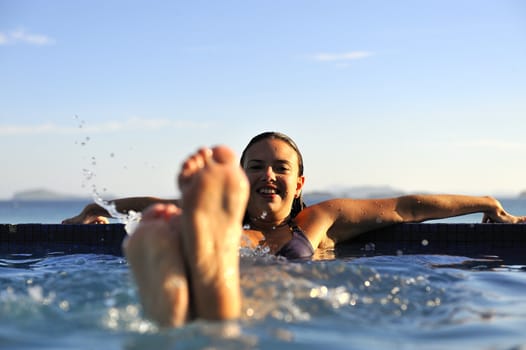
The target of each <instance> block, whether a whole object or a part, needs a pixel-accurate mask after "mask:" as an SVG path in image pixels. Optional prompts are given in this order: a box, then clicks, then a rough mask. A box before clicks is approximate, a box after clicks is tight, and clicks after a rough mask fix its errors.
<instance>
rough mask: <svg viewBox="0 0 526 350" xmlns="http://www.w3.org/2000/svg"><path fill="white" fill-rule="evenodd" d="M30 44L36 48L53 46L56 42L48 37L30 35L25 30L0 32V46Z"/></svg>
mask: <svg viewBox="0 0 526 350" xmlns="http://www.w3.org/2000/svg"><path fill="white" fill-rule="evenodd" d="M19 43H22V44H28V45H35V46H45V45H52V44H54V43H55V40H54V39H53V38H51V37H49V36H47V35H43V34H33V33H28V32H27V31H26V30H25V29H15V30H12V31H10V32H0V45H15V44H19Z"/></svg>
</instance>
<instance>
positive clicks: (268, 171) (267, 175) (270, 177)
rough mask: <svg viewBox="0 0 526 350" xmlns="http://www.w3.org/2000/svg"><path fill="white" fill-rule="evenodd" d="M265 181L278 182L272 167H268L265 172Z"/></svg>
mask: <svg viewBox="0 0 526 350" xmlns="http://www.w3.org/2000/svg"><path fill="white" fill-rule="evenodd" d="M265 180H276V173H275V172H274V169H272V167H271V166H269V167H267V169H266V170H265Z"/></svg>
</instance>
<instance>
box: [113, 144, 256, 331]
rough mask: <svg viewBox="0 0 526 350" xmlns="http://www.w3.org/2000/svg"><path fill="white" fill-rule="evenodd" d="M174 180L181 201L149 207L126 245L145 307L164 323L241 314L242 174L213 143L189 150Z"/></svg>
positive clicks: (226, 152) (245, 195) (244, 190)
mask: <svg viewBox="0 0 526 350" xmlns="http://www.w3.org/2000/svg"><path fill="white" fill-rule="evenodd" d="M178 183H179V188H180V189H181V193H182V196H183V203H182V207H181V208H179V207H177V206H175V205H174V204H161V203H158V204H154V205H152V206H150V207H149V208H148V209H147V210H146V211H145V212H144V219H143V220H142V221H141V223H140V224H139V226H138V227H137V229H136V231H135V232H134V233H133V235H131V236H130V237H128V238H127V239H126V240H125V241H124V244H123V248H124V252H125V254H126V257H127V259H128V263H129V264H130V267H131V271H132V273H133V275H134V278H135V281H136V283H137V286H138V290H139V296H140V299H141V303H142V305H143V308H144V310H145V313H146V315H147V316H148V317H150V318H152V319H153V320H155V321H156V322H157V323H158V324H159V325H160V326H164V327H167V326H181V325H182V324H184V323H185V322H187V321H188V320H193V319H199V318H200V319H206V320H227V319H235V318H238V317H239V314H240V310H241V290H240V286H239V256H238V247H239V245H240V239H241V234H242V228H241V226H240V224H239V223H240V222H241V220H242V217H243V213H244V208H245V206H246V203H247V201H248V190H249V187H248V183H247V180H246V176H245V174H244V172H243V171H242V169H241V168H240V166H239V164H238V162H237V158H236V157H235V155H234V153H233V152H232V151H230V150H229V149H228V148H226V147H215V148H213V149H201V150H199V151H198V152H196V153H195V154H193V155H192V156H190V157H189V158H188V159H187V160H186V161H185V162H184V163H183V166H182V169H181V172H180V174H179V177H178Z"/></svg>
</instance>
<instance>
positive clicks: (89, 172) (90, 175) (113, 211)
mask: <svg viewBox="0 0 526 350" xmlns="http://www.w3.org/2000/svg"><path fill="white" fill-rule="evenodd" d="M75 119H76V121H77V123H78V127H79V129H82V128H84V126H85V124H86V121H84V120H82V119H80V118H79V116H78V115H75ZM90 140H91V137H90V136H85V138H84V139H83V140H82V141H81V142H80V143H79V142H78V141H76V142H75V144H80V146H82V147H84V146H86V145H87V143H88V142H89V141H90ZM109 157H110V158H112V159H114V158H115V152H110V154H109ZM89 162H90V167H87V168H84V169H82V174H83V181H82V188H86V187H88V185H91V196H92V198H93V201H94V202H95V203H96V204H98V205H99V206H101V207H102V208H104V209H106V211H107V212H108V213H109V214H110V215H111V216H112V217H113V218H115V219H117V220H118V221H119V222H120V223H122V224H124V229H125V230H126V233H127V234H128V235H131V234H133V232H135V229H136V228H137V225H138V223H139V222H140V221H141V217H142V216H141V213H140V212H136V211H134V210H130V211H128V213H121V212H119V211H118V210H117V208H116V206H115V203H113V202H111V201H107V200H105V199H104V198H103V197H102V195H101V194H100V193H99V191H98V190H97V185H96V184H95V183H94V181H95V178H96V176H97V175H96V173H95V170H94V168H96V167H97V157H95V156H93V155H92V156H91V157H90V158H89ZM103 192H106V188H105V187H104V188H103Z"/></svg>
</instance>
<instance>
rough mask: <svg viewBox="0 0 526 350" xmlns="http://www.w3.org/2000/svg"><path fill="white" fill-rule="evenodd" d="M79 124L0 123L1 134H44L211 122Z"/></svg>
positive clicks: (136, 120) (206, 125) (198, 125)
mask: <svg viewBox="0 0 526 350" xmlns="http://www.w3.org/2000/svg"><path fill="white" fill-rule="evenodd" d="M77 124H78V125H77V126H64V125H58V124H55V123H42V124H29V125H16V124H11V125H9V124H0V135H39V134H40V135H42V134H76V133H112V132H126V131H137V130H141V131H156V130H164V129H206V128H209V127H210V126H211V123H206V122H203V123H196V122H192V121H186V120H170V119H145V118H130V119H127V120H124V121H107V122H103V123H95V124H91V123H86V122H85V121H83V120H80V119H77Z"/></svg>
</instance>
